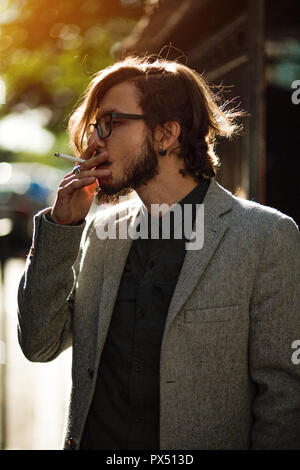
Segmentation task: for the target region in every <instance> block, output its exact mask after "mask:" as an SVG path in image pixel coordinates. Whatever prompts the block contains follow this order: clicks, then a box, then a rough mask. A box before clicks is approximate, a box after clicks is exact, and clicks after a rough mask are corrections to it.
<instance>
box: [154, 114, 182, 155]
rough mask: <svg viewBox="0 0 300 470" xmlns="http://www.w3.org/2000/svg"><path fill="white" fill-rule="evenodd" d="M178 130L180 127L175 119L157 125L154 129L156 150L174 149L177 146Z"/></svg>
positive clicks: (179, 130)
mask: <svg viewBox="0 0 300 470" xmlns="http://www.w3.org/2000/svg"><path fill="white" fill-rule="evenodd" d="M180 132H181V127H180V124H179V122H177V121H167V122H165V123H164V124H160V125H158V126H157V127H156V129H155V131H154V141H155V144H156V146H157V148H156V150H157V151H159V150H166V151H170V150H174V149H175V148H176V147H178V137H179V136H180Z"/></svg>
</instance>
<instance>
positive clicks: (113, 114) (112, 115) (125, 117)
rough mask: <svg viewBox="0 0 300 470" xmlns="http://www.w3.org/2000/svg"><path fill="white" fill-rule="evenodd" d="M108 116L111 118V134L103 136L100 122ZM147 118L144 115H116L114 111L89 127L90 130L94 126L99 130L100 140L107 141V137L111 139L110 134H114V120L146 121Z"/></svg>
mask: <svg viewBox="0 0 300 470" xmlns="http://www.w3.org/2000/svg"><path fill="white" fill-rule="evenodd" d="M106 116H110V120H109V132H108V134H107V135H105V136H103V135H102V129H101V126H100V125H99V122H100V120H101V119H102V118H104V117H106ZM146 118H147V116H145V115H144V114H126V113H115V112H114V111H112V112H109V113H105V114H103V115H102V116H100V118H99V119H98V120H97V121H96V122H95V123H91V124H89V126H88V127H89V128H90V127H91V126H93V127H94V128H95V129H96V130H97V133H98V136H99V138H100V139H107V137H109V136H110V134H111V133H112V120H113V119H146Z"/></svg>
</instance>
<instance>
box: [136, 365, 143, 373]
mask: <svg viewBox="0 0 300 470" xmlns="http://www.w3.org/2000/svg"><path fill="white" fill-rule="evenodd" d="M134 370H135V371H136V372H141V370H142V368H141V366H135V368H134Z"/></svg>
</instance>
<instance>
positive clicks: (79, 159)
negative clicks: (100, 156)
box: [54, 152, 85, 163]
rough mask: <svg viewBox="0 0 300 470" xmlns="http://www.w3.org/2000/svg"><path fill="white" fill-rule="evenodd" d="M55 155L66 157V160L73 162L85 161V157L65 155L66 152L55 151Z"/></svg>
mask: <svg viewBox="0 0 300 470" xmlns="http://www.w3.org/2000/svg"><path fill="white" fill-rule="evenodd" d="M54 156H55V157H58V158H64V159H65V160H71V162H77V163H83V162H85V160H83V158H77V157H72V156H71V155H65V154H64V153H59V152H55V154H54Z"/></svg>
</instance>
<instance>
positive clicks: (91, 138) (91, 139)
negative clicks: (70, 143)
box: [87, 127, 106, 149]
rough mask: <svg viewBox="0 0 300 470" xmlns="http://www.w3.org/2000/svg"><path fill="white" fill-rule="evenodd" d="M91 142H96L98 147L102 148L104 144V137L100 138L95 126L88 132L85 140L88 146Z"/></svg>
mask: <svg viewBox="0 0 300 470" xmlns="http://www.w3.org/2000/svg"><path fill="white" fill-rule="evenodd" d="M92 144H96V145H98V147H101V148H102V149H104V148H105V146H106V143H105V139H100V137H99V134H98V132H97V129H96V128H95V127H93V128H92V132H91V133H90V134H89V137H88V140H87V145H88V146H89V145H92Z"/></svg>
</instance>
